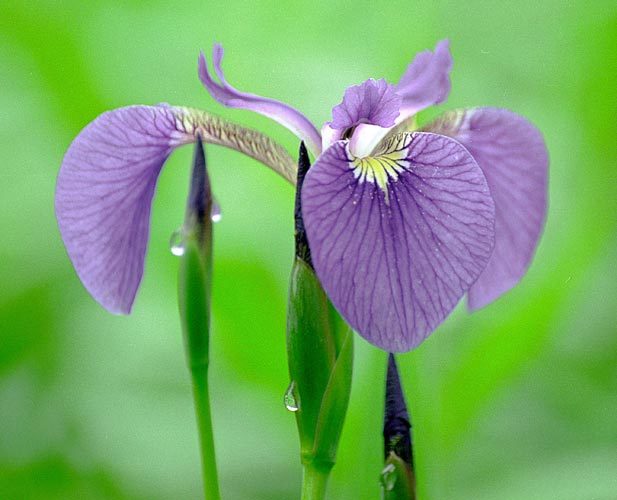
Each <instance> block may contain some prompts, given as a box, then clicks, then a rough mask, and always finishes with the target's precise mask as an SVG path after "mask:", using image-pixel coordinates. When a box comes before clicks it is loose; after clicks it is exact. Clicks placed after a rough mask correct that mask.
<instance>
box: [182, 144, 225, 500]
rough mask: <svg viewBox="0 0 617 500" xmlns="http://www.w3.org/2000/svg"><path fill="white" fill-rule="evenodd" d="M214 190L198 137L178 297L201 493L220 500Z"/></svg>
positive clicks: (185, 223) (207, 499) (184, 226)
mask: <svg viewBox="0 0 617 500" xmlns="http://www.w3.org/2000/svg"><path fill="white" fill-rule="evenodd" d="M211 211H212V194H211V190H210V181H209V179H208V174H207V171H206V162H205V155H204V150H203V145H202V143H201V138H200V137H198V138H197V142H196V145H195V154H194V158H193V171H192V176H191V187H190V193H189V198H188V202H187V209H186V215H185V220H184V225H183V226H182V229H181V232H182V238H183V240H182V250H181V255H180V269H179V276H178V302H179V309H180V318H181V323H182V330H183V333H184V346H185V350H186V357H187V364H188V367H189V371H190V373H191V381H192V386H193V397H194V402H195V412H196V416H197V427H198V431H199V441H200V450H201V462H202V473H203V487H204V497H205V498H206V500H219V498H220V492H219V484H218V474H217V468H216V456H215V450H214V437H213V433H212V415H211V411H210V394H209V387H208V367H209V347H210V346H209V344H210V293H211V283H212V221H211V218H210V214H211Z"/></svg>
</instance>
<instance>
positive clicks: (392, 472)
mask: <svg viewBox="0 0 617 500" xmlns="http://www.w3.org/2000/svg"><path fill="white" fill-rule="evenodd" d="M397 479H398V475H397V473H396V467H394V464H388V465H386V466H385V467H384V468H383V470H382V471H381V484H382V485H383V488H384V490H386V491H392V490H393V489H394V486H396V480H397Z"/></svg>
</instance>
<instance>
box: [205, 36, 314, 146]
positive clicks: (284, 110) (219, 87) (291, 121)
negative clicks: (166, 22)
mask: <svg viewBox="0 0 617 500" xmlns="http://www.w3.org/2000/svg"><path fill="white" fill-rule="evenodd" d="M222 60H223V47H222V46H221V45H219V44H215V45H214V49H213V54H212V63H213V66H214V71H215V72H216V74H217V76H218V78H219V80H220V83H217V82H216V81H215V80H214V78H212V75H210V72H209V71H208V63H207V62H206V58H205V56H204V54H203V53H200V55H199V79H200V80H201V82H202V83H203V85H204V87H206V90H207V91H208V92H209V93H210V95H211V96H212V97H213V98H214V99H216V100H217V101H218V102H220V103H221V104H223V105H224V106H227V107H229V108H240V109H248V110H250V111H254V112H256V113H259V114H261V115H264V116H267V117H268V118H271V119H273V120H275V121H277V122H278V123H280V124H281V125H283V126H284V127H287V128H288V129H289V130H291V131H292V132H293V133H294V134H296V135H297V136H298V137H299V138H300V139H301V140H303V141H305V142H306V144H307V146H308V147H309V149H311V150H312V151H313V153H314V154H315V155H316V156H317V155H319V153H321V137H320V135H319V132H318V131H317V129H316V128H315V126H314V125H313V124H312V123H311V122H310V121H309V120H308V118H306V117H305V116H304V115H303V114H302V113H300V112H299V111H298V110H296V109H294V108H292V107H291V106H288V105H287V104H284V103H282V102H280V101H277V100H274V99H270V98H267V97H260V96H258V95H255V94H249V93H246V92H240V91H239V90H237V89H235V88H234V87H232V86H231V85H229V83H227V80H226V79H225V75H224V74H223V70H222V67H221V62H222Z"/></svg>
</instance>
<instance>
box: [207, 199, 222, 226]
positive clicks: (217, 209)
mask: <svg viewBox="0 0 617 500" xmlns="http://www.w3.org/2000/svg"><path fill="white" fill-rule="evenodd" d="M222 218H223V213H222V212H221V205H219V204H218V202H217V201H216V200H214V201H213V202H212V211H211V212H210V219H211V220H212V222H214V223H216V222H219V221H220V220H221V219H222Z"/></svg>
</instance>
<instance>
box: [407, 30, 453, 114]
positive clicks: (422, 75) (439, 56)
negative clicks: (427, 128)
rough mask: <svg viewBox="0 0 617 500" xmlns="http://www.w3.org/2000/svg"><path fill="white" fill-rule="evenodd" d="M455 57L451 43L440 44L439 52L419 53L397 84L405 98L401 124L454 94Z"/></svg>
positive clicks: (437, 49) (445, 41)
mask: <svg viewBox="0 0 617 500" xmlns="http://www.w3.org/2000/svg"><path fill="white" fill-rule="evenodd" d="M451 69H452V55H451V54H450V43H449V41H448V40H442V41H440V42H439V43H438V44H437V46H436V47H435V51H434V52H431V51H430V50H425V51H424V52H420V53H418V55H416V57H415V58H414V60H413V61H412V63H411V64H410V65H409V66H408V67H407V70H406V71H405V73H404V74H403V76H402V77H401V79H400V81H399V82H398V84H397V85H396V92H397V93H398V94H400V96H401V97H402V98H403V106H402V108H401V115H400V117H399V119H398V122H401V121H402V120H404V119H405V118H407V117H409V116H411V115H414V114H415V113H417V112H418V111H421V110H423V109H425V108H427V107H429V106H432V105H433V104H439V103H441V102H443V101H445V100H446V99H447V97H448V94H449V93H450V70H451Z"/></svg>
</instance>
